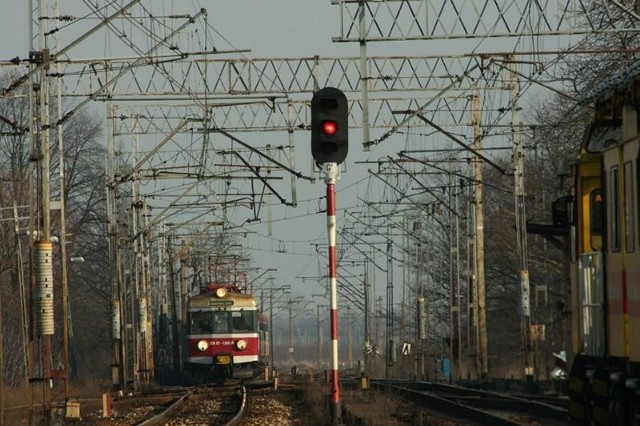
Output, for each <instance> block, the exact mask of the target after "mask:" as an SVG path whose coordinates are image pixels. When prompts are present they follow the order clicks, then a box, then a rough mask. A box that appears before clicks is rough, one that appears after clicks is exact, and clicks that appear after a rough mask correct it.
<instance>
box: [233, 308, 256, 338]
mask: <svg viewBox="0 0 640 426" xmlns="http://www.w3.org/2000/svg"><path fill="white" fill-rule="evenodd" d="M255 314H256V311H239V312H231V325H232V326H233V331H236V332H244V333H246V332H250V331H255V329H256V327H255V317H256V315H255Z"/></svg>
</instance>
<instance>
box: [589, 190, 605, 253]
mask: <svg viewBox="0 0 640 426" xmlns="http://www.w3.org/2000/svg"><path fill="white" fill-rule="evenodd" d="M589 205H590V206H591V212H590V216H591V217H590V219H591V247H592V248H593V249H594V250H600V247H597V246H596V244H595V241H594V240H595V239H594V238H593V237H602V232H603V231H604V229H603V228H604V202H603V199H602V189H600V188H598V189H594V190H593V191H591V193H590V194H589Z"/></svg>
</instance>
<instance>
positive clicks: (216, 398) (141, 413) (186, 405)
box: [5, 384, 248, 426]
mask: <svg viewBox="0 0 640 426" xmlns="http://www.w3.org/2000/svg"><path fill="white" fill-rule="evenodd" d="M78 403H79V407H80V410H79V411H80V413H81V414H80V417H79V418H74V419H70V420H72V421H74V422H80V423H82V424H89V425H94V426H103V425H109V426H125V425H126V426H131V425H138V426H156V425H164V426H172V425H184V424H207V425H220V426H222V425H224V426H235V425H239V424H241V422H242V420H243V419H244V418H245V416H246V415H247V412H248V393H247V389H246V388H245V387H244V386H241V385H240V384H234V385H227V386H217V387H203V386H201V387H196V388H183V389H176V390H173V391H171V392H157V393H147V394H137V395H131V396H125V397H123V398H120V399H117V400H114V401H113V403H112V405H111V412H110V414H109V413H104V412H103V407H102V401H101V400H97V399H91V400H79V401H78ZM9 413H11V414H9ZM7 414H9V416H10V418H12V419H13V420H14V421H16V424H33V423H32V422H33V421H35V420H34V419H36V420H37V419H42V420H43V421H44V417H45V416H46V415H47V414H46V412H45V411H44V410H43V409H42V408H38V407H33V409H32V410H31V414H29V409H28V407H16V408H14V409H9V410H6V412H5V417H6V416H7ZM49 416H50V419H49V421H51V420H52V419H53V420H55V419H56V418H59V419H61V420H62V419H63V418H64V416H65V414H64V408H63V407H60V408H53V409H52V410H50V414H49ZM30 418H31V420H29V419H30ZM36 423H37V422H36Z"/></svg>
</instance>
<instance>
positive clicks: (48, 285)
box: [35, 241, 55, 336]
mask: <svg viewBox="0 0 640 426" xmlns="http://www.w3.org/2000/svg"><path fill="white" fill-rule="evenodd" d="M35 260H36V291H35V304H36V326H37V332H38V334H39V335H40V336H45V335H52V334H54V330H55V326H54V324H55V322H54V318H53V313H54V309H53V245H52V244H51V242H50V241H39V242H37V243H36V259H35Z"/></svg>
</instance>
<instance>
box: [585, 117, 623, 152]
mask: <svg viewBox="0 0 640 426" xmlns="http://www.w3.org/2000/svg"><path fill="white" fill-rule="evenodd" d="M586 137H587V140H586V143H585V147H586V149H587V151H589V152H594V153H599V152H603V151H604V150H605V149H607V148H610V147H612V146H615V145H617V144H618V143H619V142H620V141H621V140H622V121H621V120H610V121H606V122H599V123H596V124H593V125H592V126H591V127H590V128H589V129H588V130H587V136H586Z"/></svg>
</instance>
